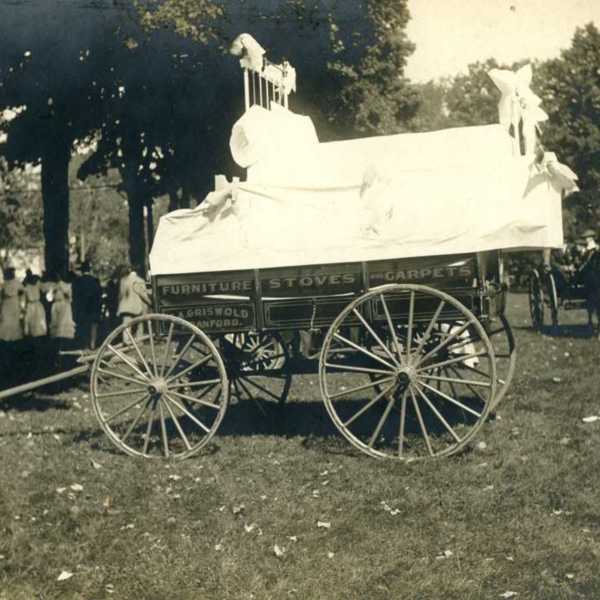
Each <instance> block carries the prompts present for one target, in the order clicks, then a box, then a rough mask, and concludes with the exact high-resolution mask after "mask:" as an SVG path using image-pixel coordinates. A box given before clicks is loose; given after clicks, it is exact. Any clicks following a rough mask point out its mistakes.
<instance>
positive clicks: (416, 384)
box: [319, 284, 497, 460]
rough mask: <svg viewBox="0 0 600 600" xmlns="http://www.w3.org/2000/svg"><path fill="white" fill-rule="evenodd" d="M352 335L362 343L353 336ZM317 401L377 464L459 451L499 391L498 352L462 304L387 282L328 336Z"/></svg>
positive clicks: (345, 312) (351, 306)
mask: <svg viewBox="0 0 600 600" xmlns="http://www.w3.org/2000/svg"><path fill="white" fill-rule="evenodd" d="M350 328H358V329H359V335H355V336H351V337H350V336H347V334H346V332H347V331H349V330H350ZM319 379H320V386H321V393H322V396H323V399H324V402H325V406H326V408H327V411H328V413H329V415H330V416H331V418H332V420H333V422H334V424H335V425H336V427H337V428H338V429H339V431H340V432H341V433H342V434H343V435H344V436H345V437H346V439H348V440H349V441H350V443H352V444H353V445H354V446H355V447H356V448H358V449H359V450H361V451H362V452H365V453H366V454H369V455H371V456H375V457H380V458H394V459H399V460H416V459H423V458H431V457H439V456H448V455H450V454H453V453H454V452H457V451H458V450H460V449H461V448H463V447H464V446H465V445H466V444H467V443H468V442H469V441H470V440H471V439H472V438H473V436H474V435H475V433H476V432H477V430H478V429H479V428H480V427H481V425H482V424H483V423H484V421H485V419H486V417H487V415H488V413H489V410H490V407H491V406H492V404H493V400H494V394H495V391H496V386H497V376H496V366H495V356H494V349H493V346H492V344H491V342H490V340H489V338H488V336H487V334H486V332H485V330H484V328H483V326H482V325H481V323H480V322H479V321H478V320H477V318H476V317H475V315H474V314H473V313H472V312H471V311H470V310H469V309H467V308H466V307H465V306H464V305H463V304H461V303H460V302H459V301H458V300H456V299H455V298H453V297H452V296H449V295H448V294H446V293H444V292H441V291H439V290H436V289H433V288H429V287H427V286H422V285H408V284H391V285H385V286H381V287H379V288H375V289H373V290H371V291H369V292H367V293H366V294H363V295H362V296H360V297H359V298H357V299H356V300H354V301H353V302H351V303H350V304H349V305H348V306H347V307H346V308H345V309H344V310H343V311H342V312H341V313H340V315H339V316H338V317H337V318H336V320H335V321H334V322H333V324H332V325H331V328H330V329H329V332H328V333H327V336H326V338H325V341H324V344H323V349H322V352H321V358H320V365H319Z"/></svg>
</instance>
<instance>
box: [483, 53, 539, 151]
mask: <svg viewBox="0 0 600 600" xmlns="http://www.w3.org/2000/svg"><path fill="white" fill-rule="evenodd" d="M488 74H489V76H490V78H491V80H492V81H493V82H494V84H495V85H496V87H497V88H498V89H499V90H500V92H501V94H502V97H501V98H500V103H499V105H498V111H499V113H500V123H501V124H502V125H504V126H505V127H507V128H510V126H511V125H512V127H513V130H514V132H515V137H516V139H518V132H519V122H520V121H522V123H523V137H524V138H525V154H533V153H534V151H535V140H536V131H535V130H536V125H537V124H538V123H539V122H540V121H545V120H546V119H548V115H547V114H546V113H545V112H544V111H543V110H542V109H541V108H540V104H541V103H542V100H541V98H540V97H539V96H536V95H535V94H534V93H533V92H532V91H531V88H530V86H531V78H532V71H531V65H529V64H528V65H525V66H523V67H521V68H520V69H518V70H517V71H516V72H513V71H508V70H504V69H492V70H491V71H490V72H489V73H488Z"/></svg>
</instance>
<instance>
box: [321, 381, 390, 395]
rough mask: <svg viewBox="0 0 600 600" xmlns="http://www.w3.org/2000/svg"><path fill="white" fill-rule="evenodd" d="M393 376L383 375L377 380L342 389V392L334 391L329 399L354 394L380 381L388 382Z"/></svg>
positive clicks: (374, 385) (380, 382) (376, 384)
mask: <svg viewBox="0 0 600 600" xmlns="http://www.w3.org/2000/svg"><path fill="white" fill-rule="evenodd" d="M393 379H394V377H383V378H382V379H378V380H377V381H371V382H370V383H365V384H363V385H359V386H356V387H353V388H349V389H347V390H343V391H342V392H336V393H335V394H330V395H329V398H330V399H331V400H335V399H336V398H341V397H342V396H348V395H349V394H354V392H362V391H363V390H368V389H369V388H373V387H377V386H378V385H380V384H382V383H388V382H389V381H392V380H393Z"/></svg>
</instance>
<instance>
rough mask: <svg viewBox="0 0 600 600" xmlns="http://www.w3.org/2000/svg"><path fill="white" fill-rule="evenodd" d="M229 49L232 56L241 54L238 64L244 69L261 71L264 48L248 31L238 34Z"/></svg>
mask: <svg viewBox="0 0 600 600" xmlns="http://www.w3.org/2000/svg"><path fill="white" fill-rule="evenodd" d="M229 51H230V52H231V54H233V55H234V56H241V58H240V65H241V66H242V67H243V68H244V69H252V70H253V71H258V72H259V73H260V72H261V71H262V68H263V56H264V54H265V49H264V48H263V47H262V46H261V45H260V44H259V43H258V42H257V41H256V40H255V39H254V38H253V37H252V36H251V35H250V34H249V33H241V34H240V35H238V36H237V37H236V38H235V40H233V43H232V44H231V48H230V49H229Z"/></svg>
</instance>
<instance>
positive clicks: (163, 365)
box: [160, 323, 175, 377]
mask: <svg viewBox="0 0 600 600" xmlns="http://www.w3.org/2000/svg"><path fill="white" fill-rule="evenodd" d="M174 328H175V324H174V323H171V324H170V325H169V333H168V334H167V344H166V346H165V352H164V354H163V359H162V362H161V364H160V376H161V377H162V376H163V375H164V374H165V368H166V366H167V359H168V358H169V354H170V352H171V341H172V338H173V329H174Z"/></svg>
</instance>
